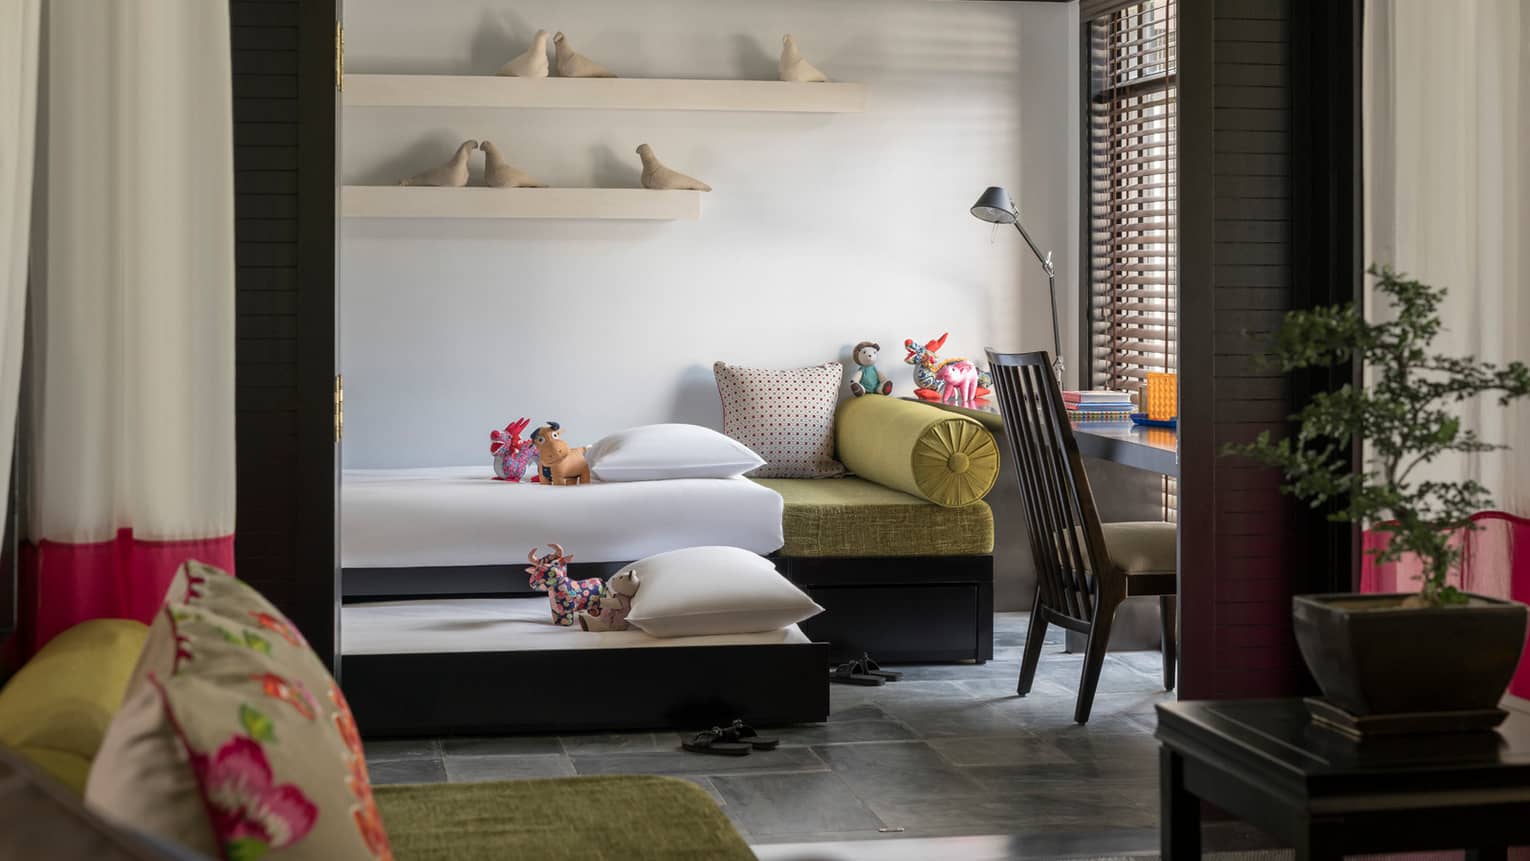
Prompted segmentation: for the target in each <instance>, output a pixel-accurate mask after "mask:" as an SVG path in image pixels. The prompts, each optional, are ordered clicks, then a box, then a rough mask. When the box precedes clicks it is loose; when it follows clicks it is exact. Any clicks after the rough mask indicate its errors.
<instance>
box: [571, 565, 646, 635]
mask: <svg viewBox="0 0 1530 861" xmlns="http://www.w3.org/2000/svg"><path fill="white" fill-rule="evenodd" d="M641 585H642V581H641V580H639V579H638V575H637V572H636V571H633V570H632V569H630V568H629V569H627V570H626V571H623V572H621V573H619V574H612V575H611V577H610V579H608V580H606V587H605V589H604V590H603V591H602V592H601V593H600V607H599V608H597V609H594V610H586V611H584V612H583V613H580V614H579V627H581V628H583V629H585V630H586V631H625V630H627V629H628V628H630V627H632V626H631V625H628V624H627V614H628V613H630V612H632V596H633V595H636V594H637V590H638V586H641Z"/></svg>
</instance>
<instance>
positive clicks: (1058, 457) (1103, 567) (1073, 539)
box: [987, 349, 1113, 623]
mask: <svg viewBox="0 0 1530 861" xmlns="http://www.w3.org/2000/svg"><path fill="white" fill-rule="evenodd" d="M987 352H988V364H989V372H990V373H991V374H992V375H993V383H994V392H995V394H996V395H997V396H998V399H999V411H1000V413H1001V414H1002V415H1003V416H1004V429H1005V433H1004V436H1005V437H1006V438H1007V439H1008V440H1009V447H1010V454H1011V456H1012V457H1013V459H1014V465H1015V474H1016V475H1017V476H1018V477H1019V480H1020V496H1021V499H1022V500H1023V502H1024V508H1025V521H1026V527H1027V528H1028V529H1029V530H1030V533H1031V552H1032V554H1033V555H1034V557H1035V560H1036V574H1037V578H1038V584H1037V585H1038V589H1039V590H1040V597H1041V599H1042V601H1043V602H1044V603H1045V604H1046V606H1048V607H1050V608H1051V609H1052V610H1053V611H1055V612H1057V613H1060V614H1062V615H1064V616H1068V617H1070V618H1072V619H1075V620H1077V621H1079V622H1085V623H1087V622H1090V621H1091V620H1092V618H1093V614H1094V604H1095V595H1096V593H1095V591H1094V589H1093V588H1091V583H1090V578H1089V572H1090V571H1103V572H1107V574H1106V575H1105V576H1113V572H1112V571H1111V568H1110V566H1109V564H1108V561H1107V560H1108V556H1107V554H1106V552H1105V536H1104V533H1103V532H1102V531H1101V529H1100V516H1099V512H1098V510H1097V509H1096V508H1095V506H1094V494H1093V492H1092V491H1091V490H1090V487H1089V476H1088V475H1087V474H1086V473H1085V472H1084V459H1083V456H1082V455H1080V454H1079V450H1078V443H1077V441H1075V440H1074V438H1073V426H1072V425H1071V424H1069V422H1068V416H1067V412H1066V410H1065V408H1064V406H1063V399H1062V392H1061V390H1059V389H1058V386H1057V380H1056V378H1055V377H1053V376H1052V361H1051V358H1050V357H1049V356H1048V355H1047V353H1046V352H1045V351H1042V352H1036V353H996V352H994V351H993V350H992V349H989V350H988V351H987Z"/></svg>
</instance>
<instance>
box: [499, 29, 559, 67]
mask: <svg viewBox="0 0 1530 861" xmlns="http://www.w3.org/2000/svg"><path fill="white" fill-rule="evenodd" d="M494 74H496V75H503V76H505V77H507V78H545V77H547V31H546V30H538V31H537V35H536V38H535V39H532V40H531V47H530V48H527V49H526V52H525V53H524V54H521V55H520V56H519V57H516V58H515V59H513V60H511V61H510V62H508V63H506V64H504V65H503V66H500V67H499V71H497V72H495V73H494Z"/></svg>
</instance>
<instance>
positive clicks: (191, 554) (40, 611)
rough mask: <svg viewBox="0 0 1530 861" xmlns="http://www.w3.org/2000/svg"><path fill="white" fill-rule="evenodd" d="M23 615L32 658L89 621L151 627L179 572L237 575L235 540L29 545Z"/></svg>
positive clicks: (124, 539) (126, 538) (125, 538)
mask: <svg viewBox="0 0 1530 861" xmlns="http://www.w3.org/2000/svg"><path fill="white" fill-rule="evenodd" d="M21 554H22V556H21V562H22V564H21V583H20V593H21V594H20V598H21V613H20V614H19V615H20V617H21V620H22V623H23V625H24V626H25V628H26V630H23V631H22V632H21V633H22V643H23V644H24V646H25V647H26V648H27V651H28V654H35V653H36V651H37V650H38V649H40V648H42V646H43V645H44V644H46V643H47V642H48V641H49V640H51V639H53V638H54V637H55V636H57V635H58V634H59V633H60V632H62V631H64V630H65V629H67V628H70V627H72V626H74V625H76V624H79V623H80V622H83V621H86V620H87V619H136V620H138V621H140V622H145V623H147V622H148V621H149V620H150V619H151V618H153V616H154V613H155V612H156V611H157V610H158V609H159V606H160V603H161V602H162V601H163V599H164V596H165V590H166V589H167V588H169V586H170V578H171V577H173V576H174V575H175V571H176V569H177V568H179V567H180V566H181V564H182V563H184V562H186V561H187V560H190V559H195V560H197V561H199V562H205V563H207V564H209V565H216V566H218V567H219V568H222V569H224V570H225V571H228V572H230V573H233V570H234V536H232V535H224V536H219V537H216V538H201V539H192V540H186V541H143V540H140V539H137V538H134V537H133V530H131V529H121V530H118V532H117V537H116V539H114V540H111V541H101V542H97V543H93V544H69V543H65V542H58V541H40V542H37V543H35V544H33V543H31V542H28V543H26V544H24V545H22V550H21Z"/></svg>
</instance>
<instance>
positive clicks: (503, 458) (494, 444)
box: [489, 418, 541, 481]
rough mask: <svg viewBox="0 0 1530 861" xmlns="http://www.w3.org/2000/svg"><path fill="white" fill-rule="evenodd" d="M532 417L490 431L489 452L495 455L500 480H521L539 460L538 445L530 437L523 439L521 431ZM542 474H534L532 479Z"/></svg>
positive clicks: (497, 474) (495, 466) (534, 479)
mask: <svg viewBox="0 0 1530 861" xmlns="http://www.w3.org/2000/svg"><path fill="white" fill-rule="evenodd" d="M529 424H531V419H526V418H520V419H516V420H515V421H513V422H511V423H509V424H507V425H505V429H504V430H491V431H489V454H491V455H493V456H494V477H495V478H497V479H499V480H500V481H520V480H521V479H522V478H523V477H524V476H525V475H526V470H527V469H528V468H530V466H531V465H532V464H533V463H536V460H537V447H536V445H534V444H533V443H532V442H531V440H529V439H521V431H523V430H525V429H526V425H529ZM540 478H541V476H536V475H533V476H532V477H531V480H532V481H537V480H538V479H540Z"/></svg>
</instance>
